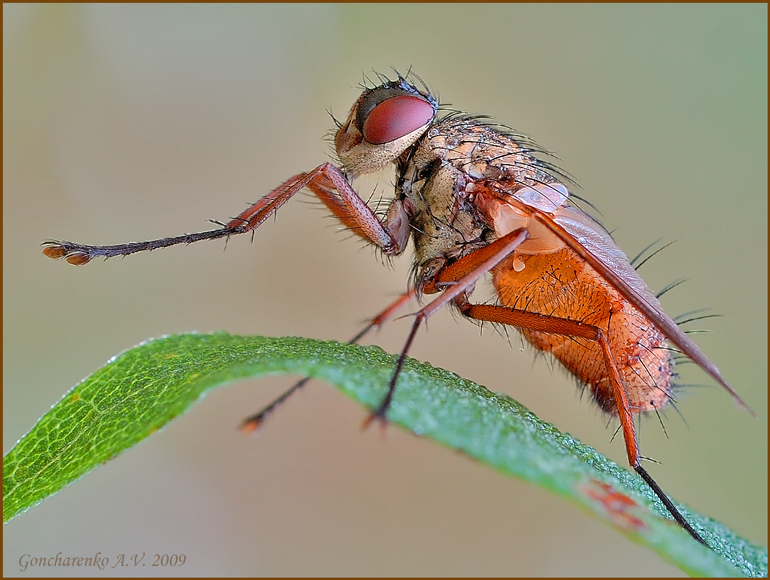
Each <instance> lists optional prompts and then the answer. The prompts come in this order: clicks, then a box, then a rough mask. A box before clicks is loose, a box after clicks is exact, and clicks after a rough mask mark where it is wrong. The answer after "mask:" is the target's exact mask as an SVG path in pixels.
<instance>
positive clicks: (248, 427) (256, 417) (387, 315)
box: [239, 290, 415, 433]
mask: <svg viewBox="0 0 770 580" xmlns="http://www.w3.org/2000/svg"><path fill="white" fill-rule="evenodd" d="M414 295H415V292H414V290H409V291H408V292H405V293H404V294H402V295H401V296H399V297H398V300H396V301H394V302H393V303H392V304H390V305H389V306H388V307H387V308H386V309H385V310H383V311H382V312H380V313H379V314H378V315H377V316H375V317H374V318H372V319H371V320H370V321H369V322H368V323H367V325H366V326H364V328H362V329H361V331H360V332H359V333H358V334H356V335H355V336H354V337H353V338H351V339H350V340H349V341H348V344H356V343H357V342H358V341H359V340H361V339H362V338H363V337H364V336H365V335H366V334H367V333H368V332H369V331H370V330H372V329H373V328H379V327H380V326H382V325H383V324H384V323H385V322H386V321H388V320H390V319H391V318H392V317H393V315H394V314H395V313H396V312H397V311H398V310H400V309H401V308H402V307H403V306H404V305H405V304H406V303H407V302H409V301H410V300H411V299H412V298H414ZM310 378H311V377H306V378H304V379H302V380H300V381H297V382H296V383H295V384H294V385H292V387H291V388H290V389H288V390H287V391H285V392H284V393H283V394H282V395H281V396H280V397H278V398H277V399H275V400H274V401H273V402H272V403H270V404H269V405H267V406H266V407H265V408H264V409H262V410H261V411H259V412H258V413H255V414H253V415H251V416H249V417H247V418H246V419H244V420H243V422H242V423H241V425H240V427H239V429H240V430H241V431H245V432H246V433H252V432H254V431H256V430H257V429H258V428H259V427H260V426H261V425H262V423H263V421H264V420H265V417H267V416H268V415H269V414H270V413H272V412H273V411H274V410H275V408H276V407H278V406H279V405H281V404H282V403H283V402H284V401H285V400H286V399H288V398H289V397H290V396H291V395H293V394H294V393H295V392H296V391H298V390H299V389H301V388H302V387H304V386H305V384H307V382H308V381H309V380H310Z"/></svg>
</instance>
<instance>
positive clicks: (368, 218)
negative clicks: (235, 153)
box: [43, 163, 409, 266]
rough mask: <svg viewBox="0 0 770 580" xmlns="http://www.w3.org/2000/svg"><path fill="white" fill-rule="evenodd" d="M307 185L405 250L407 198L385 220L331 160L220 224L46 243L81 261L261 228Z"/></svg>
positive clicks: (355, 224)
mask: <svg viewBox="0 0 770 580" xmlns="http://www.w3.org/2000/svg"><path fill="white" fill-rule="evenodd" d="M305 187H307V188H308V189H310V190H311V191H312V192H313V193H315V194H316V195H317V196H318V198H319V199H320V200H321V201H322V202H324V204H326V206H327V207H328V208H329V209H330V210H331V211H332V213H333V214H334V215H335V216H337V217H338V218H339V219H340V220H341V221H342V223H343V224H344V225H346V226H347V227H348V228H350V229H351V230H352V231H353V232H355V233H356V234H358V235H359V236H360V237H362V238H363V239H365V240H366V241H367V242H369V243H370V244H373V245H375V246H377V247H378V248H380V249H381V250H382V251H383V252H384V253H385V254H386V255H388V256H393V255H397V254H400V253H401V252H403V251H404V248H405V247H406V243H407V240H408V238H409V215H408V212H407V210H406V208H404V206H403V204H402V203H401V202H400V201H396V202H394V203H393V205H392V206H391V211H389V212H388V215H387V217H386V219H385V221H384V222H382V221H380V220H379V219H378V218H377V216H376V215H375V214H374V212H373V211H372V210H371V209H370V208H369V206H367V205H366V202H364V200H363V199H361V197H360V196H359V195H358V194H357V193H356V192H355V190H354V189H353V188H352V186H351V185H350V183H349V182H348V179H347V177H346V176H345V174H344V173H343V172H342V171H341V170H340V169H339V168H338V167H335V166H334V165H332V164H331V163H324V164H322V165H319V166H318V167H316V168H315V169H313V170H312V171H310V172H309V173H300V174H298V175H295V176H294V177H292V178H290V179H288V180H286V181H285V182H284V183H282V184H281V185H279V186H278V187H277V188H275V189H274V190H273V191H271V192H270V193H268V194H267V195H266V196H264V197H263V198H262V199H260V200H259V201H257V202H256V203H254V204H253V205H251V206H250V207H249V208H248V209H246V210H245V211H243V212H241V213H240V214H239V215H238V216H236V217H235V218H233V219H231V220H230V221H229V222H227V223H226V224H225V225H224V226H223V227H221V228H219V229H216V230H209V231H205V232H197V233H193V234H184V235H181V236H176V237H172V238H161V239H157V240H150V241H147V242H134V243H129V244H118V245H114V246H89V245H85V244H76V243H72V242H63V241H48V242H45V243H44V244H43V254H45V255H46V256H48V257H49V258H54V259H58V258H65V259H66V260H67V262H69V263H70V264H74V265H76V266H81V265H83V264H87V263H88V262H90V261H91V260H93V259H94V258H96V257H99V256H102V257H104V258H112V257H114V256H128V255H130V254H135V253H136V252H142V251H149V250H156V249H159V248H167V247H169V246H176V245H179V244H191V243H193V242H199V241H202V240H215V239H219V238H229V237H230V236H234V235H238V234H243V233H246V232H250V231H253V230H255V229H256V228H258V227H259V226H260V225H261V224H262V223H264V221H265V220H266V219H267V218H268V217H270V216H271V215H273V214H274V213H275V212H276V211H277V210H278V208H280V207H281V206H282V205H283V204H285V203H286V202H287V201H289V200H290V199H291V198H292V197H293V196H294V195H295V194H296V193H297V192H299V191H300V190H301V189H303V188H305Z"/></svg>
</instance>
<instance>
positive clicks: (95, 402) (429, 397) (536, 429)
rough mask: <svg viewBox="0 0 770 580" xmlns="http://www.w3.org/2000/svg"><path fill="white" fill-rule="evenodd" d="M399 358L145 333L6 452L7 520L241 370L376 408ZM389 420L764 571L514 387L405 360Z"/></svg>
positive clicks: (596, 511) (685, 550)
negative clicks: (291, 379)
mask: <svg viewBox="0 0 770 580" xmlns="http://www.w3.org/2000/svg"><path fill="white" fill-rule="evenodd" d="M394 362H395V359H394V357H393V356H392V355H389V354H387V353H385V352H383V351H382V350H381V349H380V348H378V347H360V346H354V345H349V344H340V343H336V342H321V341H315V340H308V339H302V338H264V337H250V336H233V335H229V334H224V333H219V334H209V335H198V334H183V335H175V336H168V337H164V338H160V339H157V340H150V341H147V342H145V343H143V344H141V345H139V346H137V347H136V348H133V349H131V350H128V351H126V352H124V353H122V354H121V355H119V356H117V357H115V358H113V359H112V360H111V361H110V362H108V363H107V365H105V366H104V367H103V368H101V369H99V370H98V371H96V372H95V373H94V374H93V375H91V376H90V377H88V378H87V379H85V380H84V381H83V382H81V383H80V384H79V385H77V386H76V387H74V388H73V389H72V390H71V391H70V392H69V393H67V394H66V395H65V396H64V398H63V399H62V400H61V401H59V403H58V404H56V405H55V406H54V407H53V408H52V409H51V411H49V412H48V413H47V414H46V415H45V416H43V418H42V419H40V421H39V422H38V423H37V425H36V426H35V427H34V428H33V429H32V431H30V432H29V433H28V434H27V435H26V436H24V437H23V438H22V439H21V441H19V442H18V443H17V444H16V446H15V447H14V448H13V449H12V450H11V451H10V452H9V453H8V454H7V455H6V456H5V459H4V462H3V521H4V522H7V521H8V520H10V519H11V518H13V517H14V516H16V515H18V514H20V513H21V512H23V511H24V510H26V509H28V508H30V507H32V506H33V505H35V504H37V503H38V502H40V501H42V500H43V499H44V498H46V497H48V496H49V495H52V494H54V493H56V492H57V491H58V490H60V489H61V488H62V487H64V486H65V485H67V484H68V483H70V482H72V481H74V480H76V479H78V478H79V477H81V476H82V475H84V474H85V473H87V472H88V471H90V470H91V469H93V468H94V467H96V466H97V465H99V464H100V463H103V462H105V461H107V460H109V459H111V458H112V457H114V456H115V455H117V454H118V453H120V452H121V451H123V450H125V449H127V448H129V447H131V446H132V445H134V444H136V443H138V442H139V441H141V440H142V439H144V438H145V437H147V436H148V435H150V434H152V433H153V432H155V431H157V430H158V429H160V428H161V427H163V426H164V425H165V424H166V423H168V421H170V420H171V419H173V418H174V417H176V416H177V415H179V414H181V413H184V412H185V411H186V410H187V409H188V408H189V407H190V406H191V405H192V404H193V403H194V402H195V401H196V400H197V399H199V398H200V397H201V396H202V395H204V394H205V393H206V391H207V390H208V389H211V388H213V387H216V386H220V385H223V384H226V383H231V382H233V381H236V380H238V379H242V378H246V377H252V378H253V377H259V376H264V375H273V374H303V375H307V376H312V377H316V378H319V379H322V380H324V381H327V382H329V383H331V384H333V385H335V386H336V387H338V388H339V389H340V390H341V391H343V392H344V393H345V394H347V395H349V396H350V397H351V398H353V399H354V400H356V401H358V402H360V403H362V404H363V405H364V406H366V407H368V408H370V409H371V408H373V407H375V406H376V405H377V404H378V403H379V402H380V401H381V399H382V397H383V395H384V392H385V388H386V385H387V383H388V380H389V378H390V375H391V373H392V371H393V366H394ZM388 418H389V420H390V422H391V423H394V424H396V425H399V426H402V427H404V428H405V429H408V430H410V431H412V432H413V433H415V434H417V435H420V436H423V437H429V438H431V439H434V440H435V441H438V442H440V443H442V444H444V445H446V446H448V447H450V448H452V449H457V450H460V451H462V452H463V453H465V454H467V455H469V456H470V457H473V458H475V459H477V460H479V461H481V462H483V463H486V464H488V465H490V466H492V467H494V468H495V469H498V470H499V471H501V472H503V473H507V474H510V475H515V476H517V477H520V478H522V479H525V480H527V481H530V482H532V483H535V484H536V485H539V486H542V487H544V488H546V489H549V490H551V491H552V492H554V493H556V494H557V495H560V496H562V497H565V498H567V499H569V500H571V501H573V502H574V503H576V504H578V505H579V506H581V507H582V508H583V509H584V510H586V511H588V512H589V513H591V514H593V515H594V516H596V517H598V518H600V519H602V520H603V521H605V522H606V523H608V524H609V525H611V526H613V527H615V528H616V529H617V530H619V531H620V532H621V533H623V534H625V535H627V536H628V537H629V538H631V539H632V540H634V541H636V542H638V543H640V544H644V545H646V546H648V547H650V548H651V549H652V550H654V551H655V552H657V553H658V554H659V555H660V556H661V557H663V558H664V559H666V560H668V561H669V562H671V563H673V564H674V565H676V566H679V567H680V568H681V569H683V570H684V571H686V572H688V573H689V574H692V575H699V576H700V575H703V576H728V575H740V574H744V575H748V576H765V575H767V551H766V550H763V549H761V548H759V547H757V546H754V545H752V544H750V543H749V542H747V541H746V540H743V539H741V538H740V537H738V536H737V535H736V534H735V533H734V532H732V531H731V530H729V529H727V528H726V527H724V526H722V525H721V524H719V523H717V522H714V521H712V520H710V519H708V518H706V517H705V516H702V515H699V514H697V513H694V512H692V511H690V510H688V509H687V508H686V507H684V506H679V508H680V510H681V512H682V514H683V515H684V516H685V517H686V518H687V520H688V521H689V522H690V523H691V524H692V525H693V527H694V528H695V529H696V530H698V532H699V533H700V534H701V535H702V536H703V537H704V538H705V539H706V541H707V542H708V543H709V544H710V545H711V546H712V547H713V548H714V551H711V550H709V549H707V548H705V547H704V546H701V545H700V544H698V543H697V542H695V541H693V540H692V538H690V536H689V535H687V533H686V532H684V531H683V530H682V529H681V528H680V527H679V526H677V525H676V524H674V523H673V522H672V520H671V519H670V518H668V517H666V515H665V510H664V508H663V506H662V505H660V503H659V502H658V500H657V498H655V496H654V495H653V493H652V491H651V490H650V489H649V488H648V487H647V486H646V485H645V484H644V483H643V482H642V480H641V479H640V478H639V477H637V476H636V475H635V474H632V473H631V472H629V471H627V470H625V469H623V468H621V467H619V466H618V465H617V464H615V463H613V462H611V461H610V460H609V459H607V458H605V457H604V456H602V455H600V454H599V453H598V452H597V451H595V450H594V449H592V448H591V447H588V446H586V445H583V444H581V443H580V442H579V441H577V440H576V439H574V438H573V437H570V436H569V435H566V434H563V433H560V432H559V431H558V430H557V429H556V428H555V427H553V426H552V425H549V424H547V423H544V422H542V421H540V420H539V419H538V418H537V417H535V416H534V415H533V414H532V413H530V412H529V411H528V410H527V409H525V408H524V407H522V406H521V405H519V404H518V403H517V402H515V401H513V400H512V399H510V398H508V397H506V396H504V395H498V394H495V393H492V392H490V391H488V390H487V389H485V388H484V387H481V386H479V385H476V384H474V383H472V382H470V381H467V380H464V379H462V378H460V377H457V376H456V375H454V374H452V373H450V372H447V371H445V370H442V369H437V368H434V367H431V366H429V365H426V364H420V363H418V362H416V361H414V360H411V359H409V360H407V361H406V364H405V365H404V370H403V374H402V375H401V377H400V378H399V386H398V389H397V390H396V395H395V398H394V400H393V404H392V406H391V407H390V410H389V412H388Z"/></svg>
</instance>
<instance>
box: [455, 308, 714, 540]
mask: <svg viewBox="0 0 770 580" xmlns="http://www.w3.org/2000/svg"><path fill="white" fill-rule="evenodd" d="M454 303H455V305H456V306H457V307H458V308H459V309H460V312H462V313H463V314H464V315H465V316H467V317H469V318H473V319H475V320H480V321H485V322H494V323H497V324H506V325H509V326H515V327H516V328H521V329H527V330H531V331H535V332H545V333H549V334H559V335H562V336H569V337H571V338H582V339H587V340H591V341H594V342H596V343H597V344H598V345H599V347H600V348H601V352H602V358H603V360H604V366H605V369H606V370H607V375H608V377H609V380H610V383H611V385H612V391H613V394H614V397H615V404H616V407H617V410H618V417H619V419H620V424H621V427H622V429H623V438H624V440H625V444H626V453H627V455H628V462H629V463H630V465H631V467H633V468H634V471H636V472H637V473H638V474H639V475H640V476H641V477H642V479H644V481H645V482H646V483H647V485H649V486H650V488H651V489H652V491H653V492H655V495H657V496H658V498H659V499H660V500H661V502H663V505H665V506H666V509H667V510H668V512H669V513H670V514H671V516H672V517H673V518H674V519H675V520H676V521H677V523H678V524H679V525H680V526H682V527H683V528H684V529H685V530H686V531H687V532H688V533H689V534H690V535H691V536H692V537H693V538H694V539H695V540H697V541H698V542H700V543H701V544H703V545H704V546H708V544H707V543H706V541H705V540H704V539H703V538H702V537H701V536H700V534H698V532H696V531H695V530H694V529H693V527H692V526H691V525H690V524H689V523H688V522H687V520H686V519H685V518H684V516H682V514H681V513H680V512H679V510H678V509H677V508H676V507H675V506H674V504H673V503H672V502H671V500H670V499H669V498H668V496H667V495H666V494H665V493H664V492H663V490H662V489H661V488H660V486H659V485H658V484H657V483H656V482H655V480H654V479H652V477H651V476H650V474H649V473H647V470H645V469H644V468H643V467H642V464H641V459H642V458H641V455H640V454H639V444H638V442H637V439H636V431H635V429H634V420H633V416H632V414H631V408H630V405H629V403H628V397H627V395H626V390H625V388H624V387H623V382H622V381H621V379H620V373H619V372H618V368H617V365H616V364H615V361H614V360H613V357H612V351H611V350H610V347H609V343H608V341H607V336H606V334H605V332H604V331H603V330H602V329H601V328H599V327H598V326H593V325H591V324H585V323H582V322H579V321H577V320H569V319H566V318H558V317H555V316H548V315H545V314H539V313H537V312H528V311H526V310H518V309H515V308H508V307H506V306H498V305H489V304H471V303H470V302H468V299H467V296H466V295H464V294H463V295H460V296H458V297H457V298H456V299H455V300H454Z"/></svg>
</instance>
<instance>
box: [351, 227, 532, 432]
mask: <svg viewBox="0 0 770 580" xmlns="http://www.w3.org/2000/svg"><path fill="white" fill-rule="evenodd" d="M528 237H529V232H528V231H527V230H526V229H524V228H520V229H518V230H514V231H512V232H510V233H509V234H506V235H505V236H503V237H502V238H500V239H499V240H496V241H495V242H493V243H491V244H489V245H488V246H485V247H483V248H479V249H478V250H476V251H475V252H473V253H472V254H469V255H468V256H465V257H464V258H461V259H460V260H458V261H457V262H455V263H454V264H452V265H451V266H449V267H448V268H453V267H454V269H453V271H455V272H457V273H459V275H458V276H457V279H456V280H454V281H451V282H449V283H446V284H441V285H440V286H437V285H435V284H434V283H433V281H428V282H427V283H425V284H423V287H422V288H420V290H421V291H423V292H436V291H438V290H439V288H443V287H445V288H446V289H445V290H444V292H443V293H442V294H441V295H440V296H439V297H438V298H436V299H435V300H433V301H432V302H430V303H429V304H427V305H426V306H425V307H424V308H421V309H420V310H418V311H417V312H415V313H414V314H413V316H414V317H415V319H414V323H413V324H412V329H411V331H410V332H409V336H408V337H407V339H406V343H405V344H404V348H402V349H401V354H400V355H399V357H398V360H397V361H396V368H395V369H394V371H393V375H392V376H391V378H390V383H389V384H388V391H387V393H386V394H385V397H384V398H383V400H382V402H381V403H380V405H379V406H378V407H377V408H376V409H375V410H374V411H373V412H372V414H371V415H369V417H368V418H367V419H366V420H365V421H364V428H366V427H368V426H369V424H371V422H372V421H373V420H375V419H379V420H380V421H382V422H383V424H384V423H385V421H386V415H387V412H388V407H390V403H391V402H392V400H393V393H394V392H395V390H396V383H397V382H398V376H399V375H400V374H401V369H402V368H403V366H404V361H405V360H406V355H407V353H408V352H409V348H410V347H411V346H412V342H413V341H414V337H415V335H416V334H417V329H418V328H419V327H420V324H422V323H423V322H424V321H425V320H427V319H428V318H429V317H430V316H431V315H432V314H434V313H435V312H436V311H437V310H438V309H439V308H441V307H442V306H445V305H446V304H448V303H449V302H451V301H453V300H454V299H455V298H457V297H458V296H461V295H464V294H465V293H467V292H469V291H470V289H471V288H473V285H474V284H475V283H476V282H477V281H478V279H479V278H481V277H482V276H483V275H484V274H486V273H487V272H489V271H490V270H491V269H492V268H494V267H495V266H497V264H499V263H500V262H502V261H503V260H504V259H505V258H506V257H507V256H509V255H510V254H511V253H512V252H513V251H514V250H515V249H516V248H517V247H519V246H520V245H521V244H522V243H523V242H524V241H525V240H526V239H527V238H528ZM458 264H460V266H457V265H458ZM446 269H447V268H445V269H444V270H446ZM444 270H442V272H443V271H444Z"/></svg>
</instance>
